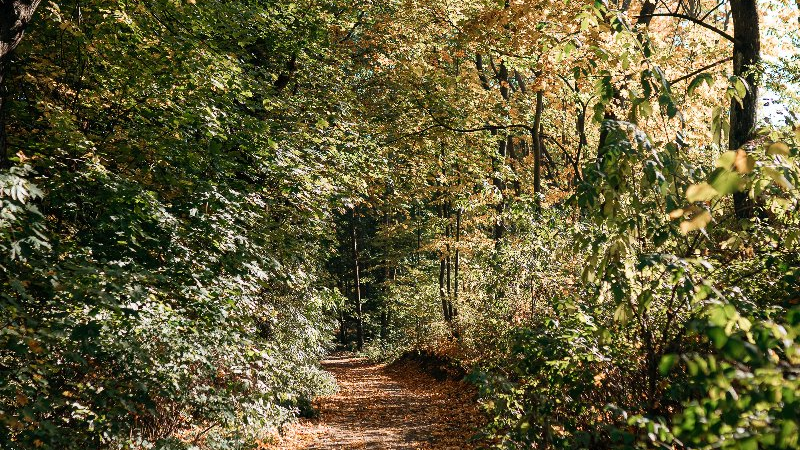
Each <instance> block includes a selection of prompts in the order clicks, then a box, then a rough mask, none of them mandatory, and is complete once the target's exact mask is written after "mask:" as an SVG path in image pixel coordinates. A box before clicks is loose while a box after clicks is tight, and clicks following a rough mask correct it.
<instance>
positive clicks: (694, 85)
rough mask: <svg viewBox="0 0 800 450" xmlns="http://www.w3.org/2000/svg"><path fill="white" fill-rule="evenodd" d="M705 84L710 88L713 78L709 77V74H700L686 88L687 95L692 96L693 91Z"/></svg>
mask: <svg viewBox="0 0 800 450" xmlns="http://www.w3.org/2000/svg"><path fill="white" fill-rule="evenodd" d="M704 82H705V83H706V85H707V86H709V87H710V86H711V84H712V83H713V82H714V78H713V77H712V76H711V74H710V73H701V74H700V75H698V76H696V77H695V78H694V79H693V80H692V81H691V83H689V87H687V88H686V93H687V94H688V95H692V94H694V91H695V90H696V89H697V88H698V87H700V85H702V84H703V83H704Z"/></svg>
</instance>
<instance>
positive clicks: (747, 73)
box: [729, 0, 761, 219]
mask: <svg viewBox="0 0 800 450" xmlns="http://www.w3.org/2000/svg"><path fill="white" fill-rule="evenodd" d="M731 14H732V15H733V35H734V39H735V41H734V44H733V74H734V75H736V76H739V77H742V78H743V79H744V80H746V81H747V84H748V92H747V94H746V95H745V97H744V99H742V104H741V105H740V104H739V102H737V101H736V100H733V101H731V130H730V142H729V144H730V145H729V148H730V149H731V150H738V149H739V148H741V147H742V146H744V145H745V144H746V143H747V141H749V140H750V138H751V137H752V134H753V130H754V129H755V126H756V113H757V111H758V64H759V62H760V60H761V39H760V35H759V24H758V7H757V5H756V0H731ZM733 203H734V213H735V215H736V217H738V218H740V219H743V218H749V217H752V216H753V201H752V200H751V199H750V197H749V196H748V195H747V193H746V192H737V193H734V194H733Z"/></svg>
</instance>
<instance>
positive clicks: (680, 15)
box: [637, 13, 736, 42]
mask: <svg viewBox="0 0 800 450" xmlns="http://www.w3.org/2000/svg"><path fill="white" fill-rule="evenodd" d="M638 17H675V18H678V19H683V20H688V21H689V22H692V23H693V24H695V25H700V26H701V27H703V28H705V29H707V30H710V31H713V32H714V33H717V34H718V35H720V36H722V37H724V38H725V39H727V40H729V41H731V42H736V39H735V38H734V37H733V36H731V35H730V34H728V33H726V32H724V31H722V30H720V29H719V28H716V27H713V26H711V25H709V24H707V23H705V22H703V21H702V20H700V19H696V18H694V17H692V16H688V15H686V14H676V13H653V14H645V15H642V16H637V18H638Z"/></svg>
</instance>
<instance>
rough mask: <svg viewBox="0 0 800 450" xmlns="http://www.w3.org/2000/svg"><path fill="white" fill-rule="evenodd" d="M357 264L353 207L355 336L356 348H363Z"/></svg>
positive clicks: (362, 323)
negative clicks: (356, 340)
mask: <svg viewBox="0 0 800 450" xmlns="http://www.w3.org/2000/svg"><path fill="white" fill-rule="evenodd" d="M359 270H360V267H359V265H358V232H357V231H356V211H355V208H354V209H353V271H354V275H355V277H354V280H353V281H354V282H355V285H354V288H355V300H356V338H357V339H358V349H359V350H361V349H362V348H364V320H363V316H362V311H361V274H360V272H359Z"/></svg>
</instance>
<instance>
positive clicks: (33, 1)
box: [0, 0, 41, 169]
mask: <svg viewBox="0 0 800 450" xmlns="http://www.w3.org/2000/svg"><path fill="white" fill-rule="evenodd" d="M39 3H41V0H0V169H5V168H8V167H9V166H10V165H11V159H10V158H11V155H9V154H8V143H7V136H6V120H5V117H6V115H5V110H6V97H7V95H6V87H5V78H6V75H7V73H8V69H9V67H10V66H11V55H12V53H13V51H14V49H15V48H17V45H19V43H20V42H21V41H22V37H23V36H24V35H25V28H26V27H27V26H28V23H29V22H30V21H31V19H32V18H33V14H34V13H35V12H36V8H37V7H38V6H39Z"/></svg>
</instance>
